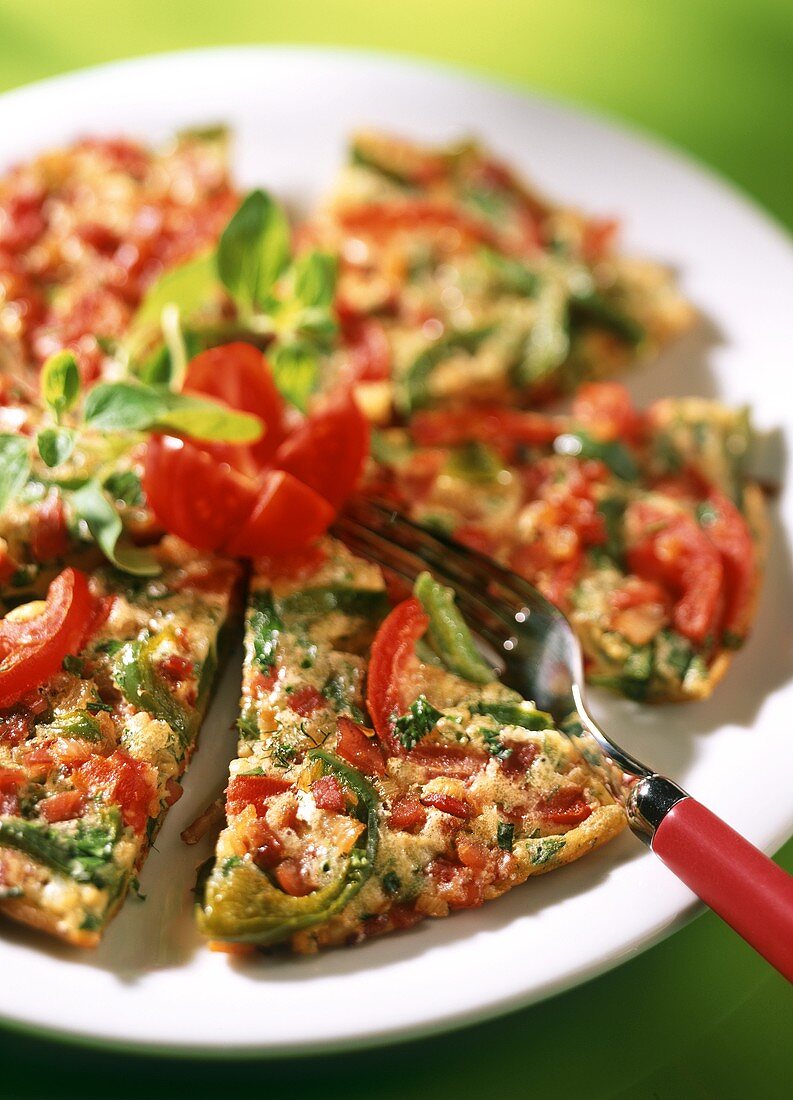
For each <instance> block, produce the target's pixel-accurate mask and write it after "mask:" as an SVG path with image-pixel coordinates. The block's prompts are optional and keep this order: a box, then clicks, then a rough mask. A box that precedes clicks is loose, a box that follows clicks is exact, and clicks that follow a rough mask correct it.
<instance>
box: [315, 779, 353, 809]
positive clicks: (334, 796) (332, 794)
mask: <svg viewBox="0 0 793 1100" xmlns="http://www.w3.org/2000/svg"><path fill="white" fill-rule="evenodd" d="M311 793H312V794H313V796H314V801H315V802H316V804H317V805H318V806H319V808H320V809H321V810H329V811H330V812H331V813H334V814H343V813H344V812H345V810H346V809H347V799H346V798H345V796H344V788H343V787H342V785H341V783H339V781H338V779H337V778H336V776H335V775H323V776H320V778H319V779H318V780H317V781H316V782H315V783H312V784H311Z"/></svg>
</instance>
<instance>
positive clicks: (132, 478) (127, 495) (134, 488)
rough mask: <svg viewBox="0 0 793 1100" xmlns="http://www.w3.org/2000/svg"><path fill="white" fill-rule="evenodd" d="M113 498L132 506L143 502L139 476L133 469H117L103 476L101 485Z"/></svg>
mask: <svg viewBox="0 0 793 1100" xmlns="http://www.w3.org/2000/svg"><path fill="white" fill-rule="evenodd" d="M103 487H104V488H105V489H106V490H107V492H108V493H110V496H111V497H112V499H113V500H118V501H121V503H122V504H129V505H130V507H134V506H135V505H136V504H142V503H143V489H142V487H141V483H140V478H139V477H138V475H137V474H136V473H135V471H134V470H118V471H117V472H116V473H112V474H110V476H109V477H106V478H105V481H104V486H103Z"/></svg>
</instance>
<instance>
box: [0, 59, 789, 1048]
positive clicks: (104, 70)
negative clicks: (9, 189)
mask: <svg viewBox="0 0 793 1100" xmlns="http://www.w3.org/2000/svg"><path fill="white" fill-rule="evenodd" d="M240 54H245V55H250V56H255V55H259V56H261V55H267V54H270V55H275V54H277V55H280V56H285V55H292V56H295V57H297V58H304V59H305V58H310V57H311V56H315V57H320V58H335V59H337V60H343V59H345V58H348V59H349V60H350V61H351V62H353V63H354V62H356V61H362V60H366V61H369V62H371V63H379V64H384V65H388V66H390V67H392V68H393V69H401V70H402V71H403V72H405V73H406V76H408V77H409V75H410V71H411V70H412V71H413V72H418V73H424V74H426V75H432V74H436V75H439V76H444V77H446V78H450V79H456V80H459V81H465V82H466V83H468V84H471V85H477V86H479V87H481V88H483V89H491V90H496V91H502V92H507V93H509V94H511V95H513V96H515V97H520V98H522V99H525V100H527V101H528V102H535V103H539V104H542V105H546V106H548V107H549V108H551V109H554V110H557V111H561V112H564V113H566V114H568V115H571V116H575V117H577V118H579V119H583V120H584V121H589V122H592V123H593V124H595V125H597V126H599V127H601V128H604V129H606V130H609V131H611V132H612V133H615V134H616V135H618V136H619V135H621V136H623V137H628V138H630V139H631V140H632V141H635V142H637V143H639V144H641V145H643V146H644V147H645V148H646V149H648V150H651V151H655V152H657V153H658V154H660V155H661V156H663V157H664V158H666V159H667V160H669V159H671V160H674V161H676V162H677V164H678V165H679V166H680V167H681V168H683V169H685V170H687V171H688V172H690V173H693V174H695V175H697V176H699V177H700V179H703V180H704V181H705V182H707V184H708V185H709V186H710V187H712V188H715V189H717V190H718V191H720V192H721V193H722V194H723V195H724V196H725V197H727V198H730V199H731V200H732V201H733V202H734V203H737V204H739V205H740V206H741V207H743V208H744V210H745V211H748V212H749V213H751V214H752V216H753V217H754V218H755V219H756V221H758V222H760V223H763V225H764V227H765V229H766V230H767V231H768V232H770V233H771V234H772V235H773V236H775V237H776V238H777V239H778V240H781V241H782V242H784V243H785V244H786V245H787V247H788V249H789V250H790V251H791V252H792V253H793V231H791V230H790V229H789V228H788V227H787V226H786V225H785V223H784V222H782V221H781V219H780V218H778V217H777V216H776V215H775V214H774V213H772V212H771V211H769V210H767V209H766V208H765V207H764V206H763V205H762V204H761V203H760V202H759V201H758V200H757V199H756V198H755V197H754V196H753V195H751V194H750V193H749V192H747V191H746V190H744V188H743V187H742V186H741V185H740V184H739V183H737V182H736V181H735V180H733V179H731V178H730V177H728V176H724V175H722V174H721V173H720V172H719V171H718V170H716V169H715V168H713V167H712V166H711V165H709V164H708V163H707V162H705V161H703V160H701V159H700V158H699V157H698V156H697V155H696V154H695V153H692V152H690V151H689V150H687V149H684V148H681V147H679V146H678V145H676V144H675V143H674V142H673V141H672V140H670V139H667V138H665V137H662V136H659V135H658V134H656V133H654V132H653V131H652V130H650V129H645V128H644V127H643V126H642V125H641V124H638V123H635V122H633V121H631V120H626V119H623V118H622V117H621V116H620V115H618V114H617V113H614V112H611V111H609V110H604V109H602V108H595V107H592V106H590V105H588V104H586V103H581V102H579V101H577V100H575V99H573V98H571V97H566V96H563V95H556V94H550V93H548V92H545V91H542V90H540V89H537V88H534V87H533V86H531V85H527V84H524V83H522V82H520V81H518V80H517V79H509V78H504V77H500V76H498V75H495V74H492V73H489V72H485V71H481V70H479V69H477V68H476V67H469V66H466V65H463V64H457V63H454V62H450V61H446V60H443V59H434V58H427V57H424V56H419V55H415V54H412V53H409V52H399V51H389V50H379V49H375V48H357V47H349V46H334V45H327V46H326V45H313V44H290V43H283V44H281V43H261V44H236V45H235V44H227V45H219V46H208V47H199V48H193V49H181V50H163V51H161V52H154V53H148V54H141V55H136V56H133V57H126V58H119V59H116V60H111V61H106V62H102V63H99V64H93V65H88V66H83V67H80V68H77V69H71V70H67V71H65V72H62V73H58V74H55V75H51V76H47V77H43V78H41V79H37V80H35V81H30V82H28V83H25V84H23V85H20V86H18V87H15V88H11V89H8V90H7V91H5V92H3V93H2V94H0V113H1V112H4V111H6V110H8V109H9V108H11V109H12V110H13V108H14V107H15V105H16V101H17V100H19V101H24V99H25V98H27V97H28V96H29V95H31V94H36V95H39V94H42V93H44V94H47V93H49V94H57V91H58V89H59V87H63V88H68V86H70V85H73V84H79V83H80V82H82V81H91V80H94V79H101V78H102V77H103V76H106V75H108V74H116V73H119V72H120V71H121V72H123V71H124V70H125V69H126V70H129V71H130V72H134V71H135V70H138V69H140V68H142V67H146V66H151V65H154V66H155V67H156V66H163V67H167V65H168V64H169V63H172V62H173V61H174V60H179V61H184V62H186V63H189V62H190V61H193V62H195V61H200V60H201V59H207V58H211V59H215V60H217V59H220V58H222V57H224V56H225V57H227V58H230V57H232V56H234V55H240ZM791 835H793V833H791V830H790V828H789V827H785V826H781V827H780V828H779V829H777V830H775V831H774V833H773V839H772V840H771V841H770V842H769V843H766V844H764V845H763V848H764V850H765V851H766V852H768V853H769V854H773V853H774V852H776V851H777V850H778V849H779V848H780V847H781V846H782V845H783V844H785V843H786V842H787V840H789V839H790V837H791ZM705 911H706V907H705V906H704V905H702V904H701V903H699V902H698V901H696V900H693V901H692V902H690V903H687V904H685V905H683V906H682V908H680V909H679V911H678V912H677V913H676V914H675V915H674V916H673V917H672V918H670V919H669V920H667V921H666V923H664V924H663V925H662V926H660V927H659V928H653V929H651V930H649V931H647V932H645V933H643V934H641V935H639V936H638V937H635V938H634V939H632V940H631V941H629V942H627V943H623V945H622V949H621V950H620V951H615V952H614V953H612V954H611V955H610V956H609V957H608V958H602V959H598V960H595V961H594V962H592V963H590V964H589V965H583V966H581V967H579V969H578V970H576V971H575V972H573V973H570V974H568V975H567V976H566V977H565V978H563V979H561V980H560V981H556V982H553V983H550V982H549V983H548V984H549V985H551V988H546V989H544V990H542V991H541V992H539V993H537V992H529V993H526V992H523V993H521V992H517V993H513V994H510V995H502V996H500V997H499V998H498V999H496V1000H494V1001H492V1002H490V1003H488V1004H486V1005H484V1006H481V1005H480V1006H472V1007H469V1008H467V1009H464V1010H460V1011H456V1012H451V1013H446V1014H445V1015H443V1016H441V1017H439V1018H437V1019H436V1020H433V1021H431V1022H426V1021H425V1022H424V1023H423V1024H416V1025H413V1026H410V1025H405V1026H391V1027H388V1028H387V1029H385V1028H381V1029H380V1030H378V1031H373V1032H367V1033H365V1034H359V1035H354V1036H348V1037H346V1038H335V1039H334V1038H328V1039H323V1040H319V1041H315V1042H310V1043H301V1042H295V1043H289V1044H288V1045H286V1044H283V1043H282V1045H281V1046H279V1047H272V1046H269V1047H268V1046H261V1045H260V1044H258V1043H256V1042H249V1043H246V1044H243V1045H239V1046H233V1045H227V1046H219V1045H217V1046H208V1045H203V1046H193V1045H191V1044H190V1043H189V1042H188V1043H176V1044H174V1043H170V1042H165V1043H158V1042H157V1041H156V1040H136V1039H132V1040H125V1039H120V1038H119V1039H116V1038H112V1037H110V1036H105V1035H97V1034H95V1033H92V1032H90V1031H88V1030H81V1029H69V1028H66V1027H64V1028H61V1027H55V1026H50V1025H47V1024H35V1023H32V1022H29V1021H26V1020H21V1019H18V1018H15V1017H13V1016H9V1015H7V1014H5V1013H2V1014H0V1026H2V1027H3V1028H4V1029H7V1030H8V1031H9V1032H12V1033H15V1034H21V1035H24V1036H26V1037H28V1038H34V1039H39V1040H45V1041H49V1042H56V1043H63V1044H65V1045H68V1046H70V1047H76V1048H81V1049H88V1050H99V1051H107V1052H111V1053H112V1052H115V1053H122V1054H134V1055H145V1056H148V1057H153V1058H177V1059H190V1060H200V1061H211V1062H216V1061H225V1060H228V1059H242V1060H246V1061H249V1060H251V1061H253V1060H260V1059H265V1060H269V1059H288V1058H291V1057H306V1056H323V1055H328V1054H332V1053H345V1052H348V1051H353V1050H367V1049H375V1048H379V1047H386V1046H390V1045H392V1044H397V1043H404V1042H409V1041H411V1040H414V1039H418V1038H427V1037H431V1036H435V1035H440V1034H445V1033H447V1032H451V1031H455V1030H458V1029H461V1028H465V1027H469V1026H473V1025H476V1024H478V1023H484V1022H486V1021H490V1020H493V1019H497V1018H498V1017H500V1016H503V1015H507V1014H510V1013H513V1012H517V1011H520V1010H521V1009H522V1008H527V1007H529V1006H533V1005H536V1004H541V1003H542V1002H543V1001H545V1000H548V999H550V998H551V997H554V996H557V995H559V994H563V993H565V992H568V991H569V990H571V989H573V988H576V987H578V986H579V985H584V984H586V983H588V982H590V981H592V980H594V979H596V978H597V977H599V976H601V975H602V974H605V973H608V972H609V971H610V970H612V969H615V968H616V967H618V966H620V965H622V963H623V962H626V961H628V959H630V958H634V957H636V956H637V955H639V954H641V953H643V952H644V951H646V950H648V949H649V948H651V947H653V946H655V945H656V944H658V943H660V942H662V941H663V940H665V939H667V938H668V937H669V936H671V935H673V934H674V933H675V932H677V931H679V930H680V929H681V928H683V927H684V926H686V925H687V924H689V923H690V922H691V921H692V920H693V919H694V918H695V917H697V916H699V915H701V914H702V913H704V912H705Z"/></svg>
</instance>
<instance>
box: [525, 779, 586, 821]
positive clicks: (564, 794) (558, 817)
mask: <svg viewBox="0 0 793 1100" xmlns="http://www.w3.org/2000/svg"><path fill="white" fill-rule="evenodd" d="M537 808H538V810H539V812H540V813H541V814H542V816H543V817H544V818H545V819H546V820H547V821H552V822H554V824H556V825H580V824H581V822H582V821H586V819H587V818H588V817H589V816H590V814H591V813H592V807H591V806H590V805H588V803H587V801H586V799H585V798H584V792H583V790H582V789H581V787H560V788H559V790H558V791H557V792H556V793H555V794H553V795H551V797H550V798H547V799H545V800H544V801H543V802H541V803H540V804H539V806H538V807H537Z"/></svg>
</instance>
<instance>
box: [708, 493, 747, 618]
mask: <svg viewBox="0 0 793 1100" xmlns="http://www.w3.org/2000/svg"><path fill="white" fill-rule="evenodd" d="M707 503H708V504H709V505H710V506H711V509H712V511H713V513H714V518H712V519H709V520H708V521H707V522H706V523H705V524H704V527H703V530H704V532H705V535H706V537H707V538H708V539H709V541H710V542H712V543H713V545H714V546H715V547H716V549H717V550H718V552H719V554H720V555H721V561H722V566H723V568H724V595H725V608H724V623H723V627H724V629H725V630H729V631H731V632H732V633H734V634H737V635H741V634H744V633H745V632H746V630H747V629H748V627H749V620H750V618H751V610H752V600H753V596H754V587H755V574H756V568H757V554H756V551H755V546H754V542H753V541H752V536H751V534H750V532H749V528H748V527H747V525H746V520H745V519H744V518H743V516H742V515H741V513H740V512H739V511H738V509H737V508H736V506H735V505H734V504H733V502H732V501H731V500H730V499H729V498H728V497H726V496H725V495H724V494H723V493H721V492H719V491H718V490H717V489H714V490H713V491H712V492H711V493H710V494H709V496H708V498H707Z"/></svg>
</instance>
